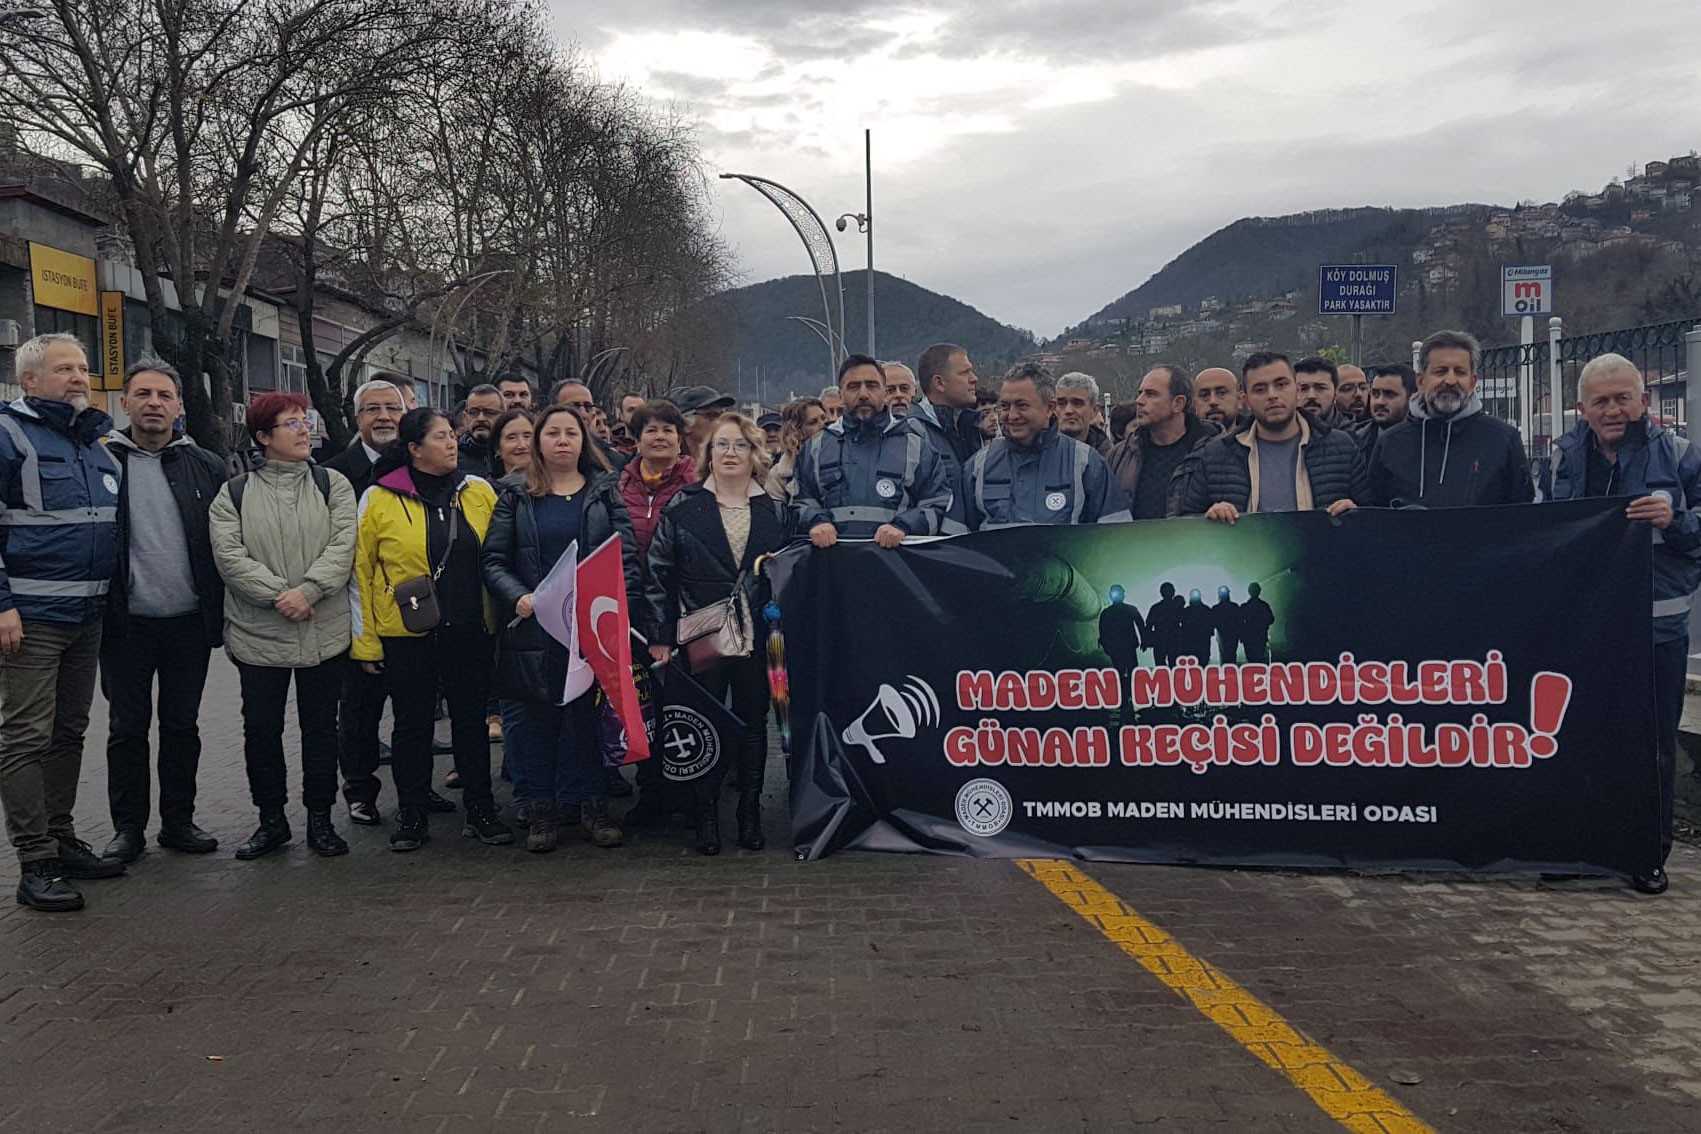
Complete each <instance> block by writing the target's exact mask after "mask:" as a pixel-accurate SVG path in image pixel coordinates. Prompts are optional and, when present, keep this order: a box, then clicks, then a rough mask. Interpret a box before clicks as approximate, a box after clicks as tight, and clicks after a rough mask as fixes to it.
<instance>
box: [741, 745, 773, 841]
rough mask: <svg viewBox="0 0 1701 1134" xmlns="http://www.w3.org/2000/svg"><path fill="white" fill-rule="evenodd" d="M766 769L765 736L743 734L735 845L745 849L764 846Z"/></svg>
mask: <svg viewBox="0 0 1701 1134" xmlns="http://www.w3.org/2000/svg"><path fill="white" fill-rule="evenodd" d="M767 770H768V738H767V737H766V736H765V735H764V736H756V737H745V739H744V746H743V747H742V748H740V749H739V752H738V845H739V846H741V847H743V848H744V849H745V850H761V849H762V848H763V847H765V846H767V845H768V844H767V841H766V840H764V839H763V838H762V781H763V780H764V779H765V778H766V777H767Z"/></svg>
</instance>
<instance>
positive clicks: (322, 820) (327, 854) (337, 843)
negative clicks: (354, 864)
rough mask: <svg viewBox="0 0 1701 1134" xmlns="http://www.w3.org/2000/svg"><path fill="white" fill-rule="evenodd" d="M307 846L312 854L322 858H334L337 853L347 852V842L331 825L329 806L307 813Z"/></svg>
mask: <svg viewBox="0 0 1701 1134" xmlns="http://www.w3.org/2000/svg"><path fill="white" fill-rule="evenodd" d="M307 846H308V849H310V850H311V851H312V852H313V853H314V854H316V855H319V856H321V857H323V858H335V857H337V856H338V855H339V854H347V853H348V844H347V843H345V842H343V837H342V836H341V835H339V834H337V829H336V828H335V827H333V826H331V809H330V808H329V807H327V808H324V809H323V810H318V811H309V812H308V813H307Z"/></svg>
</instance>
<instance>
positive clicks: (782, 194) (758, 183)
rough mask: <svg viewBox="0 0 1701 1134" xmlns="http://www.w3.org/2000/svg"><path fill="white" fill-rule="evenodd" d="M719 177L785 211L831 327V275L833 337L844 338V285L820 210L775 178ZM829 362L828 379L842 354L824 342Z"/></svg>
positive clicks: (749, 175) (727, 175) (831, 377)
mask: <svg viewBox="0 0 1701 1134" xmlns="http://www.w3.org/2000/svg"><path fill="white" fill-rule="evenodd" d="M721 177H722V179H723V180H733V181H742V182H744V183H745V184H746V185H748V186H750V187H751V188H752V189H754V190H756V192H758V193H760V194H762V196H764V197H766V198H767V199H768V200H769V202H770V203H772V204H773V206H774V207H775V208H777V209H779V210H780V212H781V213H783V214H784V215H785V218H786V220H787V221H788V222H789V223H790V224H791V227H792V231H794V232H796V233H797V236H798V239H799V240H801V241H803V248H804V251H806V252H808V253H809V263H810V266H811V267H813V268H814V269H815V280H816V283H818V284H819V285H820V288H821V309H822V312H823V314H825V315H826V317H827V318H826V322H827V326H828V328H829V329H831V328H832V327H833V325H834V324H833V304H832V302H831V301H830V299H829V297H828V295H827V277H828V276H831V277H833V290H834V292H836V293H837V294H838V308H839V318H838V327H839V331H838V332H837V338H838V340H839V342H840V343H841V344H842V343H843V342H844V330H843V329H844V325H845V285H844V281H843V280H842V279H841V278H840V276H839V255H838V252H837V251H836V250H835V249H834V248H833V238H832V237H831V236H829V235H827V226H826V225H824V224H822V223H821V214H819V213H817V212H816V211H815V210H814V209H813V208H812V207H811V206H810V204H809V202H808V201H805V200H804V199H803V198H802V197H800V196H798V195H797V194H796V193H794V192H793V191H792V190H790V189H787V188H786V187H785V186H784V185H781V184H780V183H779V182H777V181H770V180H768V179H767V178H766V177H757V176H756V175H754V174H750V173H723V174H721ZM828 353H829V359H828V362H829V365H828V367H827V374H828V378H827V380H828V381H829V382H831V381H832V380H833V377H834V376H836V375H837V374H838V370H839V360H840V359H841V358H842V357H843V356H842V355H841V354H840V353H839V350H838V349H836V348H834V347H833V345H832V343H831V341H829V343H828Z"/></svg>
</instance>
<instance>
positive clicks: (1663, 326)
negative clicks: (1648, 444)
mask: <svg viewBox="0 0 1701 1134" xmlns="http://www.w3.org/2000/svg"><path fill="white" fill-rule="evenodd" d="M1698 324H1701V319H1680V320H1677V321H1676V322H1672V323H1654V324H1651V325H1649V326H1646V327H1626V328H1623V329H1621V330H1617V331H1601V332H1599V333H1598V334H1593V335H1578V336H1576V337H1574V338H1561V339H1560V340H1559V382H1560V406H1561V407H1562V408H1563V410H1564V412H1565V417H1564V423H1565V427H1566V428H1567V429H1569V428H1571V427H1572V426H1573V425H1574V424H1575V423H1576V420H1577V413H1576V410H1574V409H1573V408H1572V407H1573V406H1574V405H1575V404H1576V402H1577V375H1578V373H1579V372H1580V371H1581V370H1582V369H1583V366H1584V364H1585V363H1587V362H1588V361H1589V360H1590V359H1591V358H1595V357H1597V356H1599V355H1603V354H1609V353H1611V354H1622V355H1624V356H1625V357H1626V358H1628V359H1630V361H1632V362H1634V363H1635V364H1636V365H1637V367H1638V368H1640V369H1641V371H1642V374H1643V376H1644V377H1645V378H1646V380H1647V382H1648V392H1649V394H1650V395H1651V396H1652V400H1651V404H1650V405H1649V408H1648V412H1649V413H1650V414H1652V415H1653V416H1654V418H1655V420H1656V421H1658V422H1659V424H1661V425H1664V426H1667V427H1668V428H1672V429H1675V430H1677V431H1678V432H1679V433H1683V434H1684V435H1685V436H1687V430H1688V426H1689V420H1688V413H1687V410H1686V401H1687V395H1688V383H1689V366H1688V357H1687V354H1688V344H1687V341H1686V336H1687V335H1688V334H1689V332H1691V331H1693V330H1696V329H1697V326H1698ZM1537 328H1538V333H1540V332H1543V331H1546V330H1547V327H1546V326H1545V325H1543V323H1542V321H1540V320H1538V321H1537ZM1550 357H1551V349H1550V344H1549V343H1548V342H1547V341H1546V340H1545V339H1544V340H1543V341H1541V342H1537V343H1533V344H1531V345H1530V346H1527V347H1526V346H1506V347H1494V348H1492V349H1489V350H1485V351H1483V353H1482V365H1481V367H1480V368H1479V371H1478V373H1479V375H1480V381H1479V384H1478V386H1477V391H1478V393H1480V394H1481V395H1482V399H1483V409H1484V411H1485V412H1487V413H1489V414H1491V415H1492V416H1494V417H1497V418H1500V419H1501V420H1502V421H1506V422H1510V423H1511V424H1513V425H1516V426H1519V427H1520V428H1525V427H1528V432H1526V433H1525V443H1526V444H1527V445H1528V446H1529V448H1530V455H1531V456H1535V457H1539V456H1545V455H1546V454H1547V453H1548V451H1549V449H1550V447H1551V445H1552V440H1553V439H1552V437H1551V436H1550V434H1551V433H1552V431H1553V430H1552V421H1553V419H1552V416H1551V415H1552V406H1553V403H1552V400H1551V399H1550V397H1549V389H1548V387H1549V385H1550V382H1551V380H1550V375H1551V373H1552V368H1551V367H1550V365H1549V359H1550ZM1526 367H1527V368H1529V370H1530V372H1531V373H1530V388H1531V390H1532V391H1533V394H1532V396H1531V399H1530V401H1531V408H1533V409H1534V410H1535V420H1534V422H1529V421H1527V420H1526V418H1527V416H1528V415H1527V414H1526V413H1525V407H1524V406H1523V405H1522V398H1521V396H1520V395H1521V391H1522V389H1523V381H1524V370H1525V368H1526Z"/></svg>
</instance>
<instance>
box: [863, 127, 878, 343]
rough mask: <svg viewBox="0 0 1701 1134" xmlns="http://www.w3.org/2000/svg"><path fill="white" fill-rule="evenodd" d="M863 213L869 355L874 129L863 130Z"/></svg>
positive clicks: (871, 333) (872, 276) (872, 339)
mask: <svg viewBox="0 0 1701 1134" xmlns="http://www.w3.org/2000/svg"><path fill="white" fill-rule="evenodd" d="M862 174H863V188H864V191H865V196H864V200H863V208H864V210H865V212H864V213H863V215H864V216H865V217H867V218H868V224H867V226H866V227H867V229H868V357H870V358H878V357H880V356H879V355H877V354H875V353H874V131H873V130H864V131H863V132H862Z"/></svg>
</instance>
